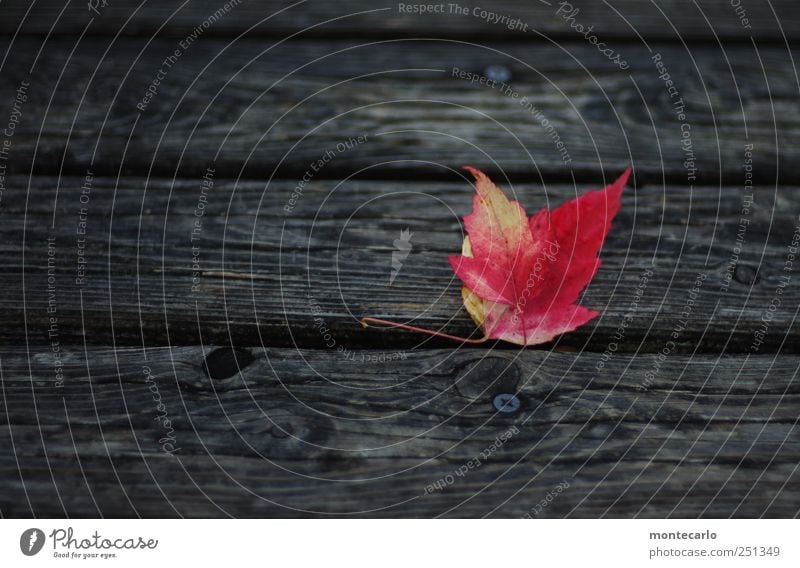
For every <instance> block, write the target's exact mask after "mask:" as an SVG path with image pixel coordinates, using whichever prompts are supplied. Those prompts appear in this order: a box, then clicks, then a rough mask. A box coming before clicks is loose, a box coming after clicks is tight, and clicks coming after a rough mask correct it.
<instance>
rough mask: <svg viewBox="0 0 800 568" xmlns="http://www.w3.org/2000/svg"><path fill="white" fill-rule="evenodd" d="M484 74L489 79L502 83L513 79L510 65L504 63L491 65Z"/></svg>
mask: <svg viewBox="0 0 800 568" xmlns="http://www.w3.org/2000/svg"><path fill="white" fill-rule="evenodd" d="M483 74H484V75H486V78H487V79H489V80H491V81H500V82H501V83H505V82H506V81H508V80H509V79H511V71H509V69H508V67H505V66H503V65H489V67H487V68H486V70H485V71H484V72H483Z"/></svg>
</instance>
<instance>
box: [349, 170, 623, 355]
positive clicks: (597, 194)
mask: <svg viewBox="0 0 800 568" xmlns="http://www.w3.org/2000/svg"><path fill="white" fill-rule="evenodd" d="M464 169H466V170H467V171H469V172H470V173H471V174H472V175H473V176H474V178H475V196H474V198H473V202H472V212H471V213H470V214H469V215H467V216H465V217H464V226H465V228H466V231H467V236H466V237H465V238H464V242H463V243H462V247H461V254H460V255H454V256H451V257H449V261H450V265H451V266H452V268H453V270H454V271H455V273H456V275H457V276H458V277H459V278H460V279H461V281H462V282H463V284H464V286H463V287H462V289H461V297H462V299H463V301H464V307H465V308H466V310H467V312H468V313H469V315H470V316H471V317H472V319H473V321H474V322H475V323H476V324H477V325H478V327H480V328H481V330H482V331H483V334H484V335H483V337H482V338H481V339H466V338H459V337H455V336H452V335H448V334H446V333H442V332H439V331H431V330H426V329H422V328H418V327H414V326H410V325H407V324H400V323H394V322H391V321H386V320H382V319H377V318H372V317H365V318H362V320H361V321H362V324H363V325H364V326H367V324H368V323H369V322H371V323H378V324H382V325H389V326H393V327H399V328H402V329H407V330H411V331H418V332H423V333H428V334H431V335H437V336H439V337H446V338H449V339H456V340H459V341H464V342H469V343H480V342H482V341H486V340H487V339H499V340H503V341H508V342H511V343H516V344H518V345H538V344H540V343H546V342H549V341H552V340H553V339H555V337H557V336H558V335H561V334H562V333H566V332H569V331H573V330H575V329H577V328H578V327H580V326H582V325H584V324H585V323H587V322H589V321H590V320H592V319H593V318H595V317H597V316H598V315H599V312H597V311H594V310H591V309H589V308H586V307H584V306H581V305H579V304H576V302H577V300H578V297H579V296H580V294H581V292H582V291H583V289H584V288H585V287H586V286H587V285H588V284H589V282H591V280H592V278H594V275H595V274H596V273H597V270H598V268H599V267H600V263H601V261H600V259H599V258H597V255H598V253H599V252H600V249H601V248H602V246H603V241H605V238H606V235H607V234H608V231H609V230H610V228H611V221H612V220H613V219H614V216H615V215H616V214H617V211H619V208H620V200H621V198H622V190H623V188H624V187H625V184H626V182H627V181H628V177H629V176H630V173H631V169H630V168H627V169H626V170H625V171H624V172H623V173H622V175H621V176H620V177H619V178H618V179H617V180H616V181H615V182H614V183H612V184H611V185H608V186H607V187H605V188H604V189H600V190H592V191H588V192H586V193H584V194H583V195H581V196H579V197H576V198H575V199H571V200H570V201H567V202H566V203H564V204H563V205H561V206H560V207H558V208H556V209H554V210H552V211H548V210H547V209H540V210H539V211H538V212H536V213H534V214H533V215H531V216H530V217H528V215H527V213H526V212H525V209H524V208H523V207H522V205H520V204H519V203H518V202H516V201H510V200H509V199H508V198H507V197H506V195H505V194H504V193H503V192H502V191H501V190H500V189H499V188H498V187H497V186H496V185H495V184H494V183H492V181H491V180H490V179H489V178H488V177H487V176H486V174H484V173H483V172H481V171H480V170H478V169H475V168H473V167H470V166H466V167H465V168H464Z"/></svg>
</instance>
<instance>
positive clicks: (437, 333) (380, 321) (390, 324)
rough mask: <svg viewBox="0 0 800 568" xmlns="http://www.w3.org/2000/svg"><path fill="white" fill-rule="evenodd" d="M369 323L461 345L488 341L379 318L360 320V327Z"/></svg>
mask: <svg viewBox="0 0 800 568" xmlns="http://www.w3.org/2000/svg"><path fill="white" fill-rule="evenodd" d="M370 323H374V324H380V325H385V326H387V327H398V328H400V329H405V330H407V331H416V332H418V333H427V334H428V335H433V336H435V337H444V338H445V339H453V340H455V341H461V342H462V343H484V342H485V341H487V340H488V339H489V336H488V335H484V336H483V337H481V338H480V339H469V338H466V337H458V336H457V335H450V334H449V333H442V332H440V331H432V330H430V329H424V328H421V327H415V326H413V325H406V324H404V323H397V322H394V321H388V320H384V319H380V318H373V317H363V318H361V325H363V326H364V327H369V324H370Z"/></svg>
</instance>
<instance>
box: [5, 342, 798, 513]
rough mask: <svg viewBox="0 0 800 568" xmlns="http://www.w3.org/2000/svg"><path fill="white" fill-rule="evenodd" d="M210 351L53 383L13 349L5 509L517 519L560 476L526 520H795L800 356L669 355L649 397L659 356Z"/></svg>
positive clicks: (81, 365)
mask: <svg viewBox="0 0 800 568" xmlns="http://www.w3.org/2000/svg"><path fill="white" fill-rule="evenodd" d="M214 349H215V348H214V347H212V346H207V347H205V348H201V347H181V348H173V349H168V348H159V349H148V350H146V352H143V351H142V350H139V349H119V350H113V349H109V348H88V349H87V350H85V351H84V349H82V348H63V350H62V357H61V362H62V370H63V386H60V387H59V386H56V385H55V384H54V379H53V371H52V368H53V361H52V355H51V353H49V347H47V346H45V347H38V346H31V347H30V348H27V349H26V348H17V349H15V350H11V349H8V348H4V349H3V350H2V352H0V355H2V361H1V363H2V372H3V381H2V387H3V388H2V390H1V391H0V393H1V394H2V398H3V404H2V405H0V408H2V409H3V410H2V414H0V419H1V422H0V423H1V424H2V425H3V427H2V428H0V439H2V440H3V445H4V447H13V448H16V451H15V452H14V454H13V458H12V456H11V455H7V456H4V457H3V458H2V463H0V471H2V474H1V475H2V476H3V477H2V481H3V483H2V484H0V488H2V489H0V512H2V514H3V515H4V516H7V515H23V516H27V515H30V514H32V513H35V514H37V515H40V516H41V515H55V516H62V515H65V514H69V515H71V516H87V515H89V516H91V515H98V514H103V515H105V516H135V515H137V514H138V515H142V516H176V515H184V516H207V515H212V516H224V515H233V516H264V515H283V516H295V515H305V514H367V515H372V516H435V515H453V516H471V517H474V516H484V515H489V516H522V515H525V514H526V513H527V514H532V511H533V510H534V507H535V505H536V503H538V502H539V501H540V500H541V499H544V498H546V496H547V493H548V492H550V491H552V490H554V486H555V485H557V484H558V483H561V482H563V481H565V480H566V481H567V482H568V483H569V484H570V487H569V488H568V489H566V490H565V491H563V493H561V492H560V493H558V494H557V498H556V499H555V500H554V501H553V502H552V504H551V505H550V506H548V507H547V508H545V509H543V510H542V511H541V512H540V513H539V514H538V515H533V514H532V516H553V517H562V516H576V517H595V516H612V517H617V516H647V517H665V516H679V517H682V516H713V517H720V516H723V517H727V516H751V517H752V516H762V515H764V516H784V517H785V516H794V515H796V514H797V513H798V504H799V503H800V501H798V495H797V492H796V490H797V487H798V485H797V475H798V474H797V470H798V467H797V462H798V452H800V446H798V444H800V437H799V436H798V434H800V431H799V430H798V427H797V421H798V418H797V416H798V415H799V414H798V413H799V412H800V390H798V386H797V380H796V373H797V369H798V363H800V361H798V359H797V357H790V356H783V357H780V358H777V359H776V358H773V357H771V356H756V357H743V356H738V357H723V358H713V357H707V356H705V357H704V356H698V357H687V356H682V355H672V356H670V357H668V358H667V359H666V360H665V361H664V363H663V365H662V367H661V372H660V374H659V376H658V377H657V378H656V379H655V380H653V381H652V382H651V384H650V385H649V387H648V388H647V389H646V390H644V391H639V390H638V389H639V386H640V385H641V384H642V381H643V380H644V378H645V375H646V373H647V371H648V370H649V369H650V368H651V366H652V365H653V363H654V361H655V359H656V356H655V355H650V354H640V355H638V356H632V355H624V354H616V355H615V356H614V357H612V358H611V359H610V360H609V361H607V362H606V364H605V366H604V368H603V370H602V372H599V373H598V372H596V371H595V369H596V368H597V365H598V362H599V361H601V358H602V356H601V355H600V354H593V353H581V354H573V353H547V352H539V351H527V352H524V353H522V354H520V355H517V356H511V355H510V354H508V353H505V354H504V353H499V352H496V351H494V352H493V351H486V350H480V351H478V350H469V351H461V352H453V351H452V350H425V351H422V352H420V351H414V352H409V353H408V354H407V358H406V359H403V360H399V361H393V362H392V363H391V366H392V373H391V374H387V373H385V372H383V371H384V369H385V366H386V364H387V363H379V362H378V363H374V362H369V361H367V362H363V363H362V362H360V361H359V358H360V356H361V355H362V354H363V355H365V356H373V357H374V356H380V355H381V353H380V352H376V351H366V352H357V353H355V359H356V361H350V360H346V359H344V358H343V357H342V356H340V355H339V354H337V353H335V352H334V351H330V350H329V351H324V350H317V351H314V350H304V351H295V350H288V349H268V350H265V351H261V350H248V351H247V352H245V351H242V352H241V353H242V355H240V356H241V357H242V358H244V356H245V355H249V356H250V358H251V359H252V360H253V362H252V363H250V364H248V365H242V367H243V368H242V369H241V373H235V374H234V375H233V376H231V377H230V378H225V379H211V378H210V377H209V376H208V374H207V373H206V372H205V371H204V370H203V360H204V357H205V356H206V355H208V354H209V353H210V352H213V351H214ZM384 355H391V354H390V353H384ZM143 366H146V367H147V370H146V371H144V370H143ZM148 373H149V375H148ZM148 377H152V378H148ZM156 392H157V393H158V400H160V402H161V403H162V404H163V405H164V409H163V410H158V409H157V400H156V399H155V398H154V396H155V393H156ZM498 392H511V393H516V394H517V396H518V397H519V398H520V399H521V400H522V401H523V403H522V409H521V411H519V412H518V413H515V414H510V415H508V414H501V413H497V412H495V411H494V410H493V407H492V398H493V396H494V395H495V394H497V393H498ZM34 400H35V405H34V404H33V402H34ZM159 414H161V415H163V416H166V417H167V418H168V419H169V420H170V421H171V424H170V427H171V428H173V429H174V431H173V432H172V433H171V436H172V437H173V438H174V440H175V445H176V447H179V448H180V450H179V451H177V452H175V453H174V454H172V455H169V456H168V455H166V453H165V452H164V451H162V446H161V442H160V439H161V438H162V437H163V436H164V435H165V433H164V428H163V422H161V421H159V420H158V419H157V417H158V416H159ZM506 432H511V435H510V436H508V437H507V439H506V440H504V441H503V442H501V443H499V444H498V443H497V442H496V440H497V437H498V436H501V435H503V434H505V433H506ZM492 444H495V445H496V447H495V448H493V449H492ZM77 460H79V461H77ZM473 460H477V461H473ZM470 462H472V463H473V467H472V468H471V469H470V468H467V469H466V470H464V469H463V467H464V466H465V465H466V464H468V463H470ZM477 462H480V463H481V465H475V463H477ZM112 464H113V466H112ZM48 468H49V469H48ZM459 470H461V471H462V475H457V474H456V473H455V472H456V471H459ZM84 475H85V476H86V479H87V481H86V482H84V481H83V476H84ZM448 475H450V476H452V478H453V481H452V482H450V481H448V480H449V478H447V476H448ZM440 479H443V480H444V481H441V482H440V481H439V480H440ZM87 483H88V486H87ZM437 483H439V485H440V486H441V487H440V488H439V489H432V488H431V486H434V485H435V484H437ZM426 488H428V490H427V493H428V495H425V493H426ZM57 490H58V491H59V492H60V494H61V500H62V501H63V505H62V501H59V494H58V493H57ZM90 491H91V493H90ZM201 491H202V493H201ZM26 492H27V495H28V497H27V499H30V505H29V504H28V500H27V499H26V498H25V494H26ZM203 493H204V494H205V495H206V497H204V496H203ZM92 498H94V501H93V500H92ZM128 500H130V502H129V501H128ZM95 502H96V503H97V507H96V508H95Z"/></svg>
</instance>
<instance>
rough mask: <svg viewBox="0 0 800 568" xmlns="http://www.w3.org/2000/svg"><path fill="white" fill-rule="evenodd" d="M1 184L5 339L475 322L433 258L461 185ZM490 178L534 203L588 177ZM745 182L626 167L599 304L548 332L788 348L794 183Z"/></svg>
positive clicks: (571, 190)
mask: <svg viewBox="0 0 800 568" xmlns="http://www.w3.org/2000/svg"><path fill="white" fill-rule="evenodd" d="M6 182H7V188H6V191H5V197H4V200H3V208H4V212H5V214H4V222H3V224H2V225H0V243H2V244H0V260H1V261H2V264H3V266H4V270H3V271H2V273H0V286H2V288H3V289H4V290H5V293H4V294H3V295H2V297H1V298H0V338H2V339H3V340H4V341H6V342H7V343H13V342H14V341H15V340H17V341H18V339H19V337H21V336H25V337H28V338H29V339H30V340H31V341H34V342H37V341H38V342H47V341H49V340H50V337H49V336H50V334H51V332H53V330H51V323H50V317H56V318H57V322H56V323H57V325H56V326H55V328H54V333H55V335H56V336H57V337H58V338H59V339H60V340H61V341H64V342H69V341H72V342H82V341H84V340H86V341H89V342H90V343H95V344H98V343H99V344H108V342H109V340H110V338H111V337H113V341H114V342H115V343H116V344H118V345H141V342H142V341H144V342H146V344H148V345H164V344H165V343H169V344H175V343H176V342H177V343H178V344H181V343H183V344H186V343H199V342H213V343H226V342H229V341H232V342H233V343H234V344H236V345H245V346H246V345H249V346H257V345H261V344H265V345H272V346H293V345H301V346H312V347H324V346H325V345H330V344H331V343H333V344H335V345H336V346H337V347H340V348H342V349H349V348H352V347H358V346H384V347H386V348H398V349H406V348H411V347H430V346H435V345H439V346H447V347H453V346H454V344H453V342H449V341H438V342H437V341H432V340H431V339H429V338H428V336H424V335H420V334H413V333H407V332H403V331H383V330H379V329H374V328H370V329H367V330H364V329H362V327H361V326H360V325H359V323H358V318H360V317H362V316H365V315H375V316H379V317H388V318H392V319H395V320H399V321H407V320H411V321H412V322H413V323H414V324H416V325H418V326H422V327H426V328H428V329H441V330H445V331H448V332H450V333H455V334H458V335H462V336H468V335H470V334H475V333H477V332H476V328H475V325H474V324H473V322H472V320H471V319H470V318H469V316H468V315H467V314H466V312H465V310H464V309H463V307H462V305H461V296H460V284H459V282H458V280H457V279H455V278H454V276H453V273H452V270H451V268H450V265H449V263H448V262H447V256H448V255H449V254H454V253H457V252H458V251H459V250H460V246H461V239H462V235H463V232H462V231H463V229H462V227H461V221H460V219H461V217H462V216H463V215H465V214H466V213H468V211H469V210H470V208H471V196H472V192H473V190H472V187H471V184H470V183H469V182H468V181H467V180H463V181H462V182H460V183H444V182H441V183H439V182H436V183H415V184H414V185H413V186H409V185H408V184H407V183H406V182H375V181H354V180H350V181H346V182H343V183H340V182H337V181H322V180H317V181H314V182H311V183H309V184H308V185H306V186H305V188H304V189H303V190H302V192H301V193H302V194H301V195H300V196H299V198H298V199H296V200H295V204H294V206H293V207H292V208H291V209H290V211H287V210H286V209H285V207H286V206H287V204H289V203H290V200H291V199H292V195H293V192H295V190H296V184H295V183H293V182H289V181H277V182H272V183H270V184H269V185H266V184H265V183H263V182H239V183H235V182H233V181H230V180H225V179H214V185H213V187H211V188H210V189H209V188H208V187H207V186H208V180H206V189H205V190H204V189H203V188H204V186H203V180H201V179H196V180H180V181H174V182H172V181H169V180H160V179H150V180H149V181H147V180H144V179H140V178H121V179H119V180H114V179H106V178H100V177H97V178H92V179H91V180H89V182H87V180H86V178H70V177H62V178H58V179H56V178H42V177H32V178H28V177H9V178H7V180H6ZM502 185H503V186H504V187H506V188H508V189H509V190H510V191H513V193H514V195H515V196H516V197H517V198H518V199H519V200H520V201H521V202H522V203H524V204H525V205H526V207H527V209H528V210H529V211H535V210H537V209H538V208H540V207H543V206H547V205H550V206H555V205H557V204H560V203H563V202H564V201H565V200H567V199H569V198H571V197H574V196H575V195H576V193H577V192H581V191H584V190H586V189H588V188H587V187H585V186H580V185H579V186H565V185H558V184H556V185H553V184H547V185H546V186H540V185H537V184H513V186H510V187H509V186H508V185H507V184H505V183H504V184H502ZM87 188H88V190H87ZM753 193H754V195H755V198H751V197H749V196H750V190H749V189H748V188H744V187H742V188H735V187H719V188H712V187H700V188H687V187H675V186H657V185H644V186H642V185H638V184H636V183H635V182H632V183H631V187H629V188H628V189H627V190H626V193H625V195H624V198H623V207H622V210H621V212H620V213H619V215H618V217H617V220H616V221H615V224H614V227H613V228H612V230H611V232H610V236H609V238H608V240H607V242H606V245H605V247H604V250H603V251H602V253H601V256H602V258H603V266H602V267H601V269H600V271H599V272H598V274H597V276H596V278H595V279H594V281H593V282H592V283H591V285H590V286H589V287H588V288H587V290H586V291H585V293H584V296H583V300H582V303H583V304H584V305H587V306H589V307H591V308H594V309H597V310H600V311H601V312H602V316H601V317H599V318H597V319H596V320H594V321H593V322H591V323H590V324H589V325H587V326H585V327H583V328H581V329H580V330H578V331H576V332H574V333H571V334H567V335H565V336H563V337H561V338H560V339H559V340H558V341H557V343H556V346H557V347H558V348H564V349H567V348H572V349H576V348H577V349H591V350H594V351H597V352H601V353H602V352H603V351H606V350H609V349H618V350H620V351H631V352H635V351H639V350H649V351H655V352H658V351H661V350H667V351H682V352H690V353H691V352H694V351H695V350H700V351H705V352H723V351H727V352H744V353H765V352H783V353H787V352H797V346H798V345H800V342H798V334H799V333H800V332H798V326H797V323H796V322H795V316H796V307H797V305H798V304H800V297H799V294H798V288H799V287H800V284H798V279H797V278H796V275H795V274H794V261H792V260H791V255H792V254H794V253H792V252H791V251H792V250H793V247H796V246H797V242H796V241H797V238H798V215H800V201H799V200H800V198H799V197H798V195H800V193H799V192H798V191H797V189H796V188H794V187H780V188H774V187H773V188H770V187H768V186H756V187H755V189H754V190H753ZM201 198H202V199H201ZM82 199H84V201H82ZM753 199H754V201H753V203H752V204H750V201H751V200H753ZM198 215H199V216H198ZM742 218H744V219H745V221H742ZM197 223H199V228H198V224H197ZM742 223H745V224H744V225H743V224H742ZM406 228H408V229H409V230H410V231H411V232H412V233H413V236H412V238H411V243H412V245H413V246H412V250H411V251H410V253H409V255H408V257H407V258H406V259H405V260H404V262H403V265H402V267H401V269H400V270H399V271H398V273H397V274H396V277H395V279H394V280H393V281H391V282H390V280H391V273H392V251H393V250H395V248H394V244H393V243H394V241H395V240H396V239H398V238H399V236H400V234H401V231H402V230H404V229H406ZM79 231H82V232H79ZM83 233H85V234H83ZM193 238H194V240H193ZM48 239H52V240H48ZM793 243H794V244H793ZM787 262H788V264H787ZM48 263H49V264H48ZM50 277H52V280H50ZM787 278H788V279H787ZM51 293H52V294H53V296H51V295H50V294H51ZM51 300H53V301H52V302H51ZM51 304H52V305H51ZM51 308H52V309H53V310H55V311H54V312H52V313H51V312H48V310H49V309H51ZM612 344H613V345H612ZM507 347H509V348H512V346H507ZM551 347H552V346H551Z"/></svg>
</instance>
